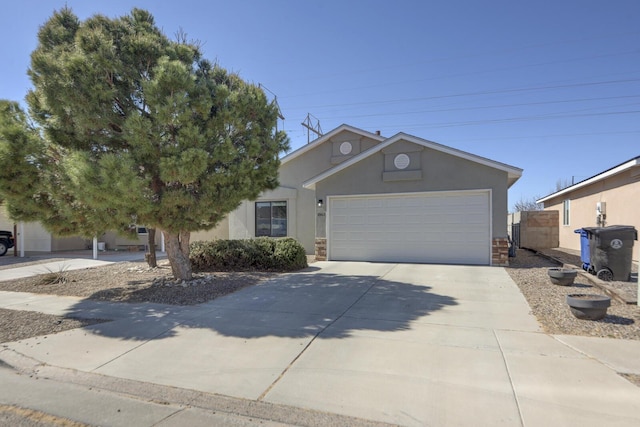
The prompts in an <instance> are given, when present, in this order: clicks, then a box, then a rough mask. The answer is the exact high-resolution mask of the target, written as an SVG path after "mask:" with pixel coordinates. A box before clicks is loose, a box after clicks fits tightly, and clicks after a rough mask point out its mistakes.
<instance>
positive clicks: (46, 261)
mask: <svg viewBox="0 0 640 427" xmlns="http://www.w3.org/2000/svg"><path fill="white" fill-rule="evenodd" d="M144 255H145V253H144V252H123V251H120V252H116V251H109V252H99V253H98V259H93V252H92V251H73V252H53V253H50V254H42V253H40V254H30V255H29V256H27V257H25V258H17V257H8V256H6V255H5V256H4V257H1V258H0V281H4V280H13V279H20V278H23V277H31V276H37V275H39V274H46V273H57V272H60V271H67V270H81V269H83V268H91V267H100V266H103V265H108V264H113V263H116V262H122V261H144ZM156 258H157V259H158V260H161V259H164V258H166V254H165V253H162V252H157V253H156ZM25 264H26V265H25Z"/></svg>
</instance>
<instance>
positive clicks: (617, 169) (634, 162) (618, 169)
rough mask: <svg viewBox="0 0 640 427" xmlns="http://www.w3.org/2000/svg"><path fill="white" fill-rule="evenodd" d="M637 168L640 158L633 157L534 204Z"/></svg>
mask: <svg viewBox="0 0 640 427" xmlns="http://www.w3.org/2000/svg"><path fill="white" fill-rule="evenodd" d="M637 166H640V156H637V157H634V158H632V159H630V160H627V161H625V162H623V163H620V164H619V165H617V166H614V167H612V168H611V169H607V170H606V171H604V172H600V173H599V174H597V175H594V176H592V177H591V178H587V179H585V180H582V181H580V182H578V183H576V184H573V185H571V186H569V187H567V188H563V189H562V190H560V191H556V192H555V193H551V194H549V195H548V196H545V197H543V198H541V199H538V200H536V203H544V202H546V201H548V200H550V199H553V198H556V197H558V196H562V195H564V194H567V193H570V192H572V191H574V190H577V189H579V188H582V187H586V186H587V185H591V184H593V183H594V182H598V181H601V180H603V179H606V178H609V177H611V176H613V175H617V174H619V173H622V172H624V171H626V170H629V169H631V168H634V167H637Z"/></svg>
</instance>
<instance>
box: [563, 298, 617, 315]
mask: <svg viewBox="0 0 640 427" xmlns="http://www.w3.org/2000/svg"><path fill="white" fill-rule="evenodd" d="M567 304H568V305H569V308H571V313H573V315H574V316H576V317H577V318H578V319H581V320H600V319H602V318H603V317H604V316H606V315H607V308H609V306H611V298H609V297H608V296H605V295H594V294H569V295H567Z"/></svg>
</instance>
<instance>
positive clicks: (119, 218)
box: [0, 8, 288, 279]
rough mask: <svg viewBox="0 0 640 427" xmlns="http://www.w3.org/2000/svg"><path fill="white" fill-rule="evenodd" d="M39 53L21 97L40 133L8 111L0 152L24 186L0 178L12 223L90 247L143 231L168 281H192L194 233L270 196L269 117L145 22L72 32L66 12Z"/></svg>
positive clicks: (263, 105) (143, 18) (234, 82)
mask: <svg viewBox="0 0 640 427" xmlns="http://www.w3.org/2000/svg"><path fill="white" fill-rule="evenodd" d="M38 41H39V43H38V46H37V48H36V50H35V51H34V52H33V53H32V55H31V68H30V70H29V75H30V77H31V80H32V82H33V85H34V88H33V90H31V91H30V92H29V93H28V95H27V103H28V105H29V108H30V116H31V118H32V119H33V120H34V121H35V123H36V124H35V125H30V124H29V119H28V117H27V116H26V114H25V113H23V112H22V111H20V110H19V108H18V107H17V105H15V104H11V103H6V105H8V106H9V107H8V108H9V109H10V110H11V112H10V113H8V114H7V115H6V116H7V117H8V118H7V120H8V123H9V127H10V128H11V129H13V130H14V131H15V132H14V133H16V135H14V136H9V137H8V139H9V140H10V141H9V143H7V144H6V145H5V147H8V150H9V152H10V155H11V157H12V158H13V159H14V160H15V161H16V163H15V169H16V173H22V172H23V171H24V172H25V173H27V174H28V177H29V178H25V180H27V181H29V182H30V183H31V185H32V187H30V186H29V185H28V184H27V183H26V182H25V183H24V185H21V187H22V190H23V191H22V192H21V193H20V194H17V193H16V192H12V191H5V188H6V187H8V186H10V185H11V181H10V180H11V178H10V176H9V175H7V174H6V173H4V174H3V175H2V176H1V178H0V189H2V190H0V191H1V192H2V193H3V195H4V196H5V197H6V199H7V201H8V203H9V206H10V213H11V215H12V217H13V218H15V219H32V220H33V219H37V220H41V218H42V217H44V218H45V220H44V221H43V224H44V225H45V226H46V227H47V228H49V229H50V230H52V231H54V232H56V233H59V234H82V235H85V236H88V237H89V236H94V235H96V234H99V233H100V232H103V231H105V230H108V229H116V230H121V231H124V230H126V229H128V224H131V223H139V224H145V225H147V226H148V227H150V228H156V229H158V230H161V232H162V233H163V234H164V238H165V243H166V249H167V255H168V258H169V261H170V263H171V267H172V271H173V274H174V276H175V277H176V278H177V279H190V278H191V274H192V273H191V266H190V264H189V256H188V255H189V238H190V233H191V232H192V231H196V230H203V229H210V228H213V227H214V226H215V225H216V224H217V223H218V222H219V221H220V220H221V219H222V218H223V217H224V216H225V215H226V214H228V213H229V212H230V211H232V210H234V209H235V208H236V207H238V206H239V204H240V203H241V201H242V200H245V199H255V198H256V197H257V196H258V194H260V192H262V191H264V190H267V189H273V188H275V187H276V186H277V174H278V167H279V164H280V163H279V158H278V155H279V153H280V152H281V151H283V150H286V149H287V148H288V139H287V137H286V135H285V134H284V133H283V132H277V131H276V130H275V127H276V123H277V115H278V109H277V106H276V105H275V104H273V103H270V102H268V101H267V98H266V96H265V94H264V92H263V91H262V90H261V89H260V88H259V87H257V86H255V85H252V84H248V83H246V82H244V81H243V80H241V79H240V78H239V77H238V76H237V75H235V74H231V73H228V72H227V71H226V70H224V69H223V68H221V67H219V66H217V65H213V64H211V63H210V62H209V61H206V60H205V59H203V58H202V57H201V52H200V50H199V48H198V46H197V45H196V44H193V43H191V44H190V43H187V42H186V41H185V40H184V36H183V37H181V40H180V41H177V42H176V41H170V40H169V39H168V38H167V37H165V36H164V35H163V34H162V32H161V31H160V30H159V29H158V28H157V27H156V26H155V23H154V20H153V17H152V16H151V15H150V14H149V13H148V12H146V11H144V10H140V9H133V11H132V12H131V14H130V15H127V16H123V17H121V18H118V19H109V18H106V17H104V16H101V15H96V16H93V17H91V18H88V19H87V20H86V21H84V22H80V21H79V20H78V18H77V17H76V16H75V15H74V14H73V13H72V11H71V10H70V9H69V8H64V9H62V10H61V11H59V12H55V13H54V14H53V16H52V17H51V18H50V19H49V20H48V21H47V22H46V23H45V24H44V25H43V26H42V27H41V28H40V31H39V33H38ZM17 129H20V130H17ZM6 132H8V131H5V133H6ZM18 139H21V140H24V141H25V142H28V143H29V144H22V143H20V142H17V141H18ZM34 153H35V154H34ZM2 163H5V162H4V161H3V162H2ZM0 166H2V165H0ZM50 179H51V180H53V181H52V183H48V182H46V181H47V180H50ZM25 202H26V203H25ZM20 206H26V207H25V208H21V207H20Z"/></svg>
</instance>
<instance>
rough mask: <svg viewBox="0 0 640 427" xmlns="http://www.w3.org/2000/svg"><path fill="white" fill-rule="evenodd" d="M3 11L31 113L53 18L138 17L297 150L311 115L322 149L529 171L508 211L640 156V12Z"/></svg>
mask: <svg viewBox="0 0 640 427" xmlns="http://www.w3.org/2000/svg"><path fill="white" fill-rule="evenodd" d="M3 3H4V4H3V5H2V12H3V13H2V18H1V24H2V25H0V37H1V38H0V39H1V40H3V43H2V45H1V46H0V54H1V57H2V58H3V61H2V79H0V98H5V99H12V100H18V101H22V100H23V98H24V95H25V94H26V91H27V90H28V89H29V87H30V86H31V84H30V81H29V79H28V77H27V76H26V70H27V68H28V66H29V55H30V53H31V51H32V50H33V49H34V48H35V46H36V34H37V31H38V27H39V26H40V25H41V24H42V23H44V22H45V21H46V20H47V19H48V18H49V17H50V16H51V14H52V12H53V10H55V9H60V8H61V7H63V6H64V5H65V4H67V5H68V6H69V7H71V8H72V9H73V11H74V12H75V13H76V15H78V17H79V18H81V19H84V18H87V17H89V16H91V15H93V14H95V13H101V14H104V15H107V16H110V17H116V16H120V15H123V14H126V13H128V12H129V11H130V10H131V8H133V7H140V8H144V9H147V10H149V11H150V12H151V13H152V14H153V15H154V16H155V19H156V23H157V24H158V26H159V27H161V28H162V29H163V30H164V32H165V33H166V34H167V35H168V36H170V37H173V36H174V35H175V33H176V31H178V30H179V29H183V30H184V31H185V32H186V33H187V34H188V36H189V38H192V39H197V40H199V41H201V42H202V43H203V50H204V53H205V56H206V57H207V58H209V59H211V60H217V62H218V63H219V64H220V65H221V66H223V67H225V68H227V69H229V70H232V71H236V72H238V73H239V74H240V75H241V76H242V77H243V78H244V79H245V80H248V81H251V82H254V83H261V84H263V85H264V86H265V87H266V88H268V89H269V90H270V91H271V92H272V93H273V94H275V95H276V96H277V99H278V102H279V105H280V107H281V110H282V112H283V115H284V116H285V120H284V122H281V123H280V126H281V127H282V126H284V129H285V130H286V131H287V133H288V134H289V136H290V138H291V142H292V148H293V149H295V148H299V147H301V146H302V145H304V144H306V143H307V131H306V129H305V128H303V127H302V125H301V122H302V121H303V120H304V119H305V118H306V116H307V114H308V113H310V114H312V115H313V116H314V117H315V118H317V120H319V123H320V126H321V128H322V130H323V131H324V132H325V133H326V132H328V131H330V130H331V129H333V128H335V127H337V126H339V125H340V124H342V123H347V124H350V125H353V126H356V127H359V128H362V129H365V130H368V131H371V132H374V131H376V130H380V131H381V132H382V134H383V135H385V136H392V135H394V134H395V133H397V132H406V133H410V134H413V135H416V136H419V137H421V138H425V139H428V140H431V141H435V142H438V143H440V144H445V145H448V146H450V147H454V148H457V149H460V150H464V151H468V152H471V153H474V154H477V155H480V156H483V157H488V158H490V159H493V160H497V161H500V162H503V163H507V164H510V165H513V166H517V167H520V168H522V169H524V173H523V176H522V178H521V179H520V181H518V183H516V184H515V185H514V186H513V187H512V188H511V190H510V191H509V206H512V205H513V203H514V202H516V201H518V200H520V199H527V200H528V199H531V198H533V197H535V196H544V195H547V194H549V193H551V192H553V191H554V190H555V188H556V184H557V182H558V181H563V182H571V180H572V179H573V180H575V181H576V182H577V181H579V180H582V179H585V178H588V177H590V176H592V175H595V174H597V173H599V172H601V171H603V170H605V169H608V168H610V167H613V166H615V165H617V164H619V163H622V162H624V161H626V160H628V159H630V158H633V157H635V156H638V155H640V26H639V25H638V23H640V1H637V0H612V1H608V2H605V1H601V0H561V1H558V0H539V1H536V2H529V1H519V0H487V1H477V0H448V1H408V0H398V1H394V2H391V1H388V0H385V1H378V0H368V1H364V0H342V1H334V0H324V1H312V0H308V1H293V0H269V1H258V0H255V1H249V0H246V1H243V0H234V1H216V0H210V1H206V2H205V1H191V0H181V1H159V0H156V1H146V0H140V1H127V0H109V1H80V0H65V1H45V0H40V1H37V0H21V1H15V2H3ZM314 123H315V122H314Z"/></svg>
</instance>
